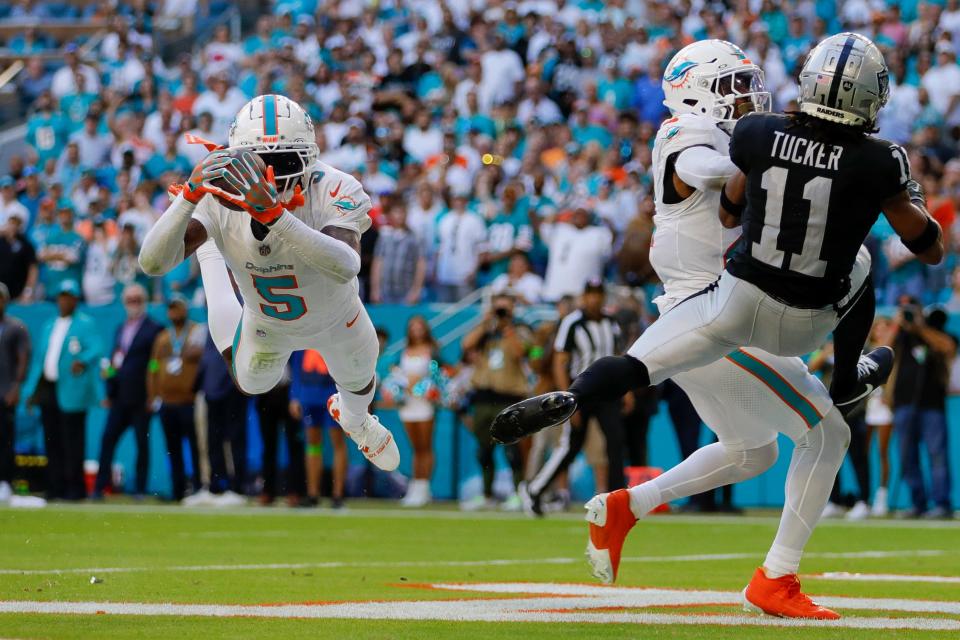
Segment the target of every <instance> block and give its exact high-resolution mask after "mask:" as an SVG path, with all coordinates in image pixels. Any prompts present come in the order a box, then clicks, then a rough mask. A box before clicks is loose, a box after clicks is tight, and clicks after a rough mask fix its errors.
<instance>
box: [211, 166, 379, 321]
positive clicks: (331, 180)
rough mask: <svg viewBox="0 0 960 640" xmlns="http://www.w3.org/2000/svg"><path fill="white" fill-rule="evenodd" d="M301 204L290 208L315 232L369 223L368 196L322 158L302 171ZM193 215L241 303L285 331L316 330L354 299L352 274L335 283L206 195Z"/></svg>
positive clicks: (359, 230) (358, 227)
mask: <svg viewBox="0 0 960 640" xmlns="http://www.w3.org/2000/svg"><path fill="white" fill-rule="evenodd" d="M306 184H307V185H308V186H307V188H306V190H305V193H304V197H305V199H306V204H304V206H302V207H300V208H299V209H296V210H294V211H292V212H291V213H292V214H293V215H294V216H296V217H297V218H299V219H300V220H301V221H303V222H304V223H305V224H307V225H308V226H310V227H311V228H313V229H316V230H317V231H319V230H321V229H323V228H324V227H331V226H332V227H341V228H344V229H350V230H351V231H356V232H357V233H358V234H362V233H363V232H364V231H366V230H367V229H369V228H370V217H369V215H367V214H368V213H369V211H370V207H371V202H370V197H369V196H368V195H367V194H366V193H365V192H364V191H363V187H362V186H361V185H360V182H358V181H357V180H356V179H355V178H353V177H352V176H350V175H349V174H346V173H344V172H343V171H340V170H339V169H335V168H333V167H331V166H330V165H327V164H324V163H322V162H319V161H318V162H315V163H314V164H313V165H312V166H311V167H310V168H309V169H308V170H307V173H306ZM193 217H194V218H195V219H197V220H198V221H200V222H201V223H202V224H203V226H204V227H205V228H206V230H207V234H208V236H209V237H211V238H213V240H214V242H215V243H216V245H217V248H218V249H219V250H220V252H221V253H222V254H223V257H224V260H225V261H226V263H227V266H228V267H230V270H231V271H232V272H233V276H234V278H235V279H236V281H237V284H238V285H239V287H240V293H241V295H242V296H243V300H244V306H246V307H247V308H248V310H249V311H250V312H253V313H254V314H255V315H258V316H261V317H262V319H263V320H264V321H265V322H268V323H277V324H280V325H281V326H282V328H283V331H284V332H285V333H289V334H291V335H301V336H304V335H311V334H313V333H315V332H317V331H322V330H325V329H327V328H329V327H330V326H332V325H333V324H334V323H335V322H337V321H338V320H339V318H340V316H342V315H343V313H344V309H346V308H352V306H354V305H355V304H356V300H357V292H358V283H357V280H356V278H354V279H353V281H352V282H350V283H347V284H338V283H337V282H335V281H333V280H332V279H330V278H329V277H328V276H326V275H322V274H320V273H319V272H318V271H316V270H315V269H313V268H312V267H309V266H307V265H305V264H304V263H303V261H302V260H300V259H299V258H298V256H297V255H296V254H295V253H294V252H293V250H292V249H291V248H290V247H286V246H284V245H283V243H282V242H281V241H280V240H279V239H278V238H276V237H274V236H271V235H269V234H268V235H267V237H266V238H265V239H264V240H263V241H260V240H257V239H256V238H255V237H254V235H253V232H252V231H251V229H250V221H251V218H250V216H249V215H247V214H246V213H244V212H242V211H233V210H231V209H228V208H226V207H224V206H223V205H221V204H220V203H219V202H218V201H217V200H216V199H214V198H212V197H206V198H203V199H202V200H201V201H200V203H199V204H198V205H197V207H196V209H195V210H194V213H193Z"/></svg>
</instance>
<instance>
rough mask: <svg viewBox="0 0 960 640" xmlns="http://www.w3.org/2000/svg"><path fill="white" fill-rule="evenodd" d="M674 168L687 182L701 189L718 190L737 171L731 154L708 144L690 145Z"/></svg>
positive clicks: (679, 157)
mask: <svg viewBox="0 0 960 640" xmlns="http://www.w3.org/2000/svg"><path fill="white" fill-rule="evenodd" d="M674 170H675V171H676V172H677V176H678V177H679V178H680V179H681V180H683V182H684V183H685V184H688V185H690V186H691V187H693V188H694V189H697V190H699V191H717V190H719V189H720V188H721V187H723V184H724V183H725V182H726V181H727V179H729V178H730V176H732V175H733V174H734V172H736V170H737V166H736V165H735V164H734V163H733V161H732V160H731V159H730V157H729V156H725V155H723V154H722V153H720V152H719V151H717V150H716V149H714V148H712V147H708V146H700V145H697V146H694V147H688V148H686V149H684V150H683V151H681V152H680V155H679V156H677V160H676V163H675V164H674Z"/></svg>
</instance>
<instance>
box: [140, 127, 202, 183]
mask: <svg viewBox="0 0 960 640" xmlns="http://www.w3.org/2000/svg"><path fill="white" fill-rule="evenodd" d="M179 139H180V137H179V135H177V133H175V132H173V131H170V132H167V134H166V135H165V136H164V141H165V142H166V147H167V148H166V150H165V151H162V152H161V151H159V150H158V151H157V152H156V153H154V154H153V155H152V156H150V158H149V159H148V160H147V162H146V164H144V165H143V175H144V177H145V178H147V179H148V180H157V179H158V178H159V177H160V176H161V175H163V174H164V173H167V172H168V171H172V172H174V173H179V174H181V175H184V176H188V175H190V172H191V171H192V170H193V167H192V166H191V165H190V161H189V160H187V159H186V158H185V157H183V156H182V155H180V154H179V153H177V143H178V142H179Z"/></svg>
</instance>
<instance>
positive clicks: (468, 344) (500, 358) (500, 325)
mask: <svg viewBox="0 0 960 640" xmlns="http://www.w3.org/2000/svg"><path fill="white" fill-rule="evenodd" d="M513 310H514V296H513V293H512V292H510V291H509V290H508V291H504V292H501V293H497V294H494V296H493V297H492V298H491V300H490V306H489V308H488V309H487V312H486V313H485V314H484V317H483V320H482V321H481V322H480V324H479V325H477V326H476V327H475V328H474V329H473V330H472V331H470V333H468V334H467V335H466V336H464V338H463V350H464V351H469V350H472V349H476V350H477V351H478V352H479V357H478V358H477V364H476V369H475V370H474V373H473V378H472V379H471V382H472V384H473V388H474V401H473V432H474V435H475V436H476V438H477V460H478V461H479V462H480V467H481V468H482V469H483V496H477V497H476V498H475V499H474V500H471V501H469V502H467V503H465V504H464V508H465V509H468V510H474V509H481V508H490V507H493V506H494V505H495V501H494V498H493V476H494V466H493V450H494V446H495V444H496V443H494V441H493V439H492V438H491V437H490V425H491V424H492V423H493V419H494V418H496V417H497V414H499V413H500V412H501V411H503V410H504V409H506V408H507V407H508V406H510V405H511V404H513V403H515V402H519V401H520V400H522V399H523V398H525V397H527V395H528V394H529V391H530V389H529V384H528V379H527V366H526V359H527V353H528V351H529V349H530V347H531V345H532V344H533V333H532V332H531V331H530V328H529V327H527V326H526V325H523V324H520V323H518V322H517V321H516V319H515V318H514V317H513ZM505 453H506V455H507V461H508V462H509V463H510V467H511V469H512V470H513V479H514V489H516V485H517V483H519V482H520V480H522V478H523V460H522V456H521V454H520V449H519V447H518V445H516V444H513V445H508V446H507V447H506V449H505ZM503 508H504V509H510V510H514V509H519V508H520V500H519V498H518V497H517V495H516V493H515V492H514V493H513V494H512V495H510V496H508V498H507V500H506V501H505V502H504V504H503Z"/></svg>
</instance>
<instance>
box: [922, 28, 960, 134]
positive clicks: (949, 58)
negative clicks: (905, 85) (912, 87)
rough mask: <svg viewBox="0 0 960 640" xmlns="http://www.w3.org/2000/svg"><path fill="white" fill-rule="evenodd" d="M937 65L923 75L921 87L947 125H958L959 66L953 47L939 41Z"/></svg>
mask: <svg viewBox="0 0 960 640" xmlns="http://www.w3.org/2000/svg"><path fill="white" fill-rule="evenodd" d="M936 52H937V64H936V65H934V66H933V67H930V69H929V70H928V71H927V72H926V73H925V74H923V78H922V80H921V82H920V84H921V86H922V87H923V88H924V89H926V90H927V93H928V94H929V95H930V103H931V104H932V105H933V107H934V108H935V109H936V110H937V111H939V112H940V115H942V116H943V119H944V120H946V122H947V125H949V126H955V125H958V124H960V109H958V108H957V106H958V105H960V66H958V65H957V56H956V53H955V52H954V50H953V46H952V45H951V44H950V43H949V42H947V41H945V40H941V41H940V42H938V43H937V47H936Z"/></svg>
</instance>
